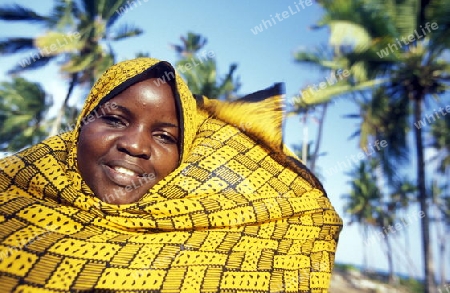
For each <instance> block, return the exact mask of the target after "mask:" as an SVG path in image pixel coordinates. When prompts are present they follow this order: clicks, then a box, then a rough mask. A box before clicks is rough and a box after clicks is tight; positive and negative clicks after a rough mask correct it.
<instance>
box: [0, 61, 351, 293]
mask: <svg viewBox="0 0 450 293" xmlns="http://www.w3.org/2000/svg"><path fill="white" fill-rule="evenodd" d="M160 63H161V61H159V60H156V59H152V58H138V59H135V60H130V61H125V62H121V63H119V64H117V65H115V66H113V67H112V68H111V69H110V70H108V71H107V72H106V73H105V74H104V75H103V76H102V77H101V78H100V79H99V81H98V82H97V83H96V85H95V86H94V87H93V89H92V90H91V93H90V94H89V96H88V98H87V100H86V104H85V107H84V109H83V110H82V114H81V116H80V118H79V120H78V122H77V126H76V129H74V130H73V131H71V132H69V133H66V134H63V135H60V136H56V137H51V138H49V139H47V140H45V141H43V142H42V143H39V144H37V145H35V146H32V147H30V148H28V149H26V150H24V151H22V152H20V153H18V154H15V155H13V156H11V157H7V158H4V159H2V160H0V289H2V290H1V291H2V292H3V291H4V292H69V291H73V292H77V291H83V290H86V291H89V292H109V291H114V292H327V289H328V286H329V283H330V277H331V272H332V269H333V264H334V256H335V252H336V246H337V241H338V237H339V233H340V231H341V228H342V220H341V218H340V217H339V215H338V214H337V213H336V211H335V210H334V208H333V206H332V204H331V202H330V200H329V199H328V197H327V195H326V193H325V191H324V190H323V187H322V185H321V184H320V182H319V181H318V180H317V178H316V177H315V176H314V175H313V174H311V172H309V170H307V169H306V168H305V167H304V166H303V165H302V164H301V162H300V161H299V160H298V159H297V158H295V156H293V155H292V154H291V153H289V151H287V150H286V149H285V147H284V146H283V144H282V132H281V123H282V120H283V107H282V105H283V102H282V95H283V92H282V91H283V89H282V85H280V84H275V85H274V86H273V87H270V88H268V89H266V90H265V91H260V92H257V93H255V94H254V95H249V96H247V97H245V98H244V99H242V100H238V101H235V102H223V101H216V100H209V99H208V98H207V97H194V96H193V95H192V93H190V91H189V89H188V88H187V86H186V85H185V83H184V81H183V80H182V79H181V78H180V77H179V76H178V75H177V74H176V73H175V70H174V69H173V67H171V65H170V64H168V63H164V64H163V66H162V67H161V68H163V69H162V70H166V72H167V73H168V74H167V75H166V76H169V77H170V78H172V85H171V86H173V89H174V91H175V95H176V96H177V99H178V106H179V115H180V117H181V121H182V126H183V139H182V140H183V141H182V144H181V148H182V149H181V152H180V164H179V166H178V167H177V168H176V169H175V170H174V171H173V172H172V173H170V174H169V175H168V176H166V177H165V178H164V179H162V180H161V181H159V182H158V183H156V185H154V186H153V187H152V188H151V189H150V190H149V191H148V192H147V193H146V194H145V195H144V196H143V197H142V199H141V200H140V201H138V202H136V203H133V204H126V205H111V204H108V203H106V202H102V201H100V200H99V199H98V198H97V197H95V195H94V194H93V193H92V191H90V189H89V188H88V187H87V186H86V184H85V183H84V182H83V179H82V178H81V175H80V174H79V172H78V170H77V158H76V144H77V141H78V137H79V128H80V127H81V124H82V123H83V118H85V117H87V115H89V113H92V111H93V110H94V109H96V108H97V107H98V105H99V104H100V103H106V102H107V101H109V98H108V97H109V96H108V95H112V94H114V93H116V92H118V91H120V90H122V87H123V84H125V83H130V82H133V81H135V80H134V79H136V76H140V75H141V74H143V73H145V72H146V70H148V69H149V68H151V67H153V66H157V65H158V64H160ZM160 65H161V64H160ZM170 73H171V74H170ZM137 79H139V78H137ZM165 82H170V80H166V81H165ZM111 93H112V94H111ZM105 97H107V98H106V99H105ZM38 289H39V290H41V291H37V290H38ZM102 290H105V291H102Z"/></svg>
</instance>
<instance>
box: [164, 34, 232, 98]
mask: <svg viewBox="0 0 450 293" xmlns="http://www.w3.org/2000/svg"><path fill="white" fill-rule="evenodd" d="M180 39H181V45H172V48H173V49H174V50H175V52H176V53H177V54H178V56H179V58H180V60H179V61H178V62H177V63H176V68H177V70H178V71H179V73H180V74H181V75H182V76H183V77H184V78H185V79H186V82H187V84H188V86H189V88H190V89H191V91H192V92H193V93H194V94H201V95H205V96H207V97H208V98H211V99H226V100H232V99H235V98H236V92H237V91H238V90H239V87H240V83H239V80H238V78H236V76H235V72H236V69H237V65H236V64H234V63H233V64H231V65H230V67H229V69H228V72H227V74H225V76H224V77H223V78H220V77H219V75H218V73H217V62H216V59H215V54H214V52H213V51H206V50H204V46H205V45H206V43H207V39H206V38H205V37H203V36H202V35H200V34H195V33H192V32H189V33H188V34H187V36H186V37H184V36H182V37H181V38H180Z"/></svg>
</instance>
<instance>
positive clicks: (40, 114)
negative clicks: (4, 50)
mask: <svg viewBox="0 0 450 293" xmlns="http://www.w3.org/2000/svg"><path fill="white" fill-rule="evenodd" d="M51 105H52V101H51V99H50V97H49V95H48V94H47V93H46V92H45V91H44V90H43V89H42V87H41V86H40V85H39V84H38V83H32V82H29V81H27V80H25V79H24V78H21V77H15V78H14V79H13V80H12V81H11V82H2V83H0V124H1V125H2V127H1V128H0V150H1V151H5V152H13V151H17V150H19V149H22V148H24V147H26V146H29V145H32V144H35V143H37V142H39V141H41V140H42V139H44V138H45V137H46V136H47V131H46V129H45V125H44V123H43V122H44V117H45V114H46V112H47V109H48V108H50V107H51Z"/></svg>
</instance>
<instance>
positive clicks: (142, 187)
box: [77, 79, 181, 204]
mask: <svg viewBox="0 0 450 293" xmlns="http://www.w3.org/2000/svg"><path fill="white" fill-rule="evenodd" d="M154 81H155V79H147V80H145V81H142V82H139V83H136V84H134V85H132V86H130V87H129V88H127V89H126V90H125V91H123V92H122V93H120V94H118V95H117V96H115V97H114V98H112V99H111V100H110V101H109V102H108V103H105V104H104V105H103V106H102V107H101V108H99V109H97V110H96V111H95V112H94V113H92V114H93V115H92V116H91V117H89V116H88V117H89V118H90V119H86V118H85V119H84V122H85V124H84V125H83V126H82V128H81V132H80V138H79V142H78V149H77V156H78V169H79V171H80V173H81V176H82V178H83V179H84V180H85V181H86V183H87V185H88V186H89V187H90V188H91V189H92V191H93V192H94V193H95V195H96V196H97V197H98V198H100V199H101V200H103V201H105V202H108V203H111V204H128V203H134V202H137V201H138V200H139V199H140V198H141V197H142V196H143V195H144V194H145V193H146V192H147V191H148V190H149V189H150V188H151V187H153V185H155V184H156V183H157V182H158V181H159V180H161V179H162V178H164V177H165V176H166V175H168V174H169V173H170V172H172V171H173V170H175V168H176V167H177V166H178V161H179V149H178V145H179V139H181V138H180V137H179V135H180V133H179V121H178V117H177V112H176V107H175V99H174V96H173V93H172V90H171V88H170V86H169V85H168V84H159V83H157V84H158V85H156V84H155V83H154Z"/></svg>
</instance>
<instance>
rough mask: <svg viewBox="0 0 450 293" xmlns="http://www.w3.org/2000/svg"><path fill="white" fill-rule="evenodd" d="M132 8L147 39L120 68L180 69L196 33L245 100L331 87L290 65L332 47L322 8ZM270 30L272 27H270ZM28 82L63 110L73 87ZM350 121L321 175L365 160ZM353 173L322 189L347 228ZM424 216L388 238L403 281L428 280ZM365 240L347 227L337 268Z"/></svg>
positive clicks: (335, 137)
mask: <svg viewBox="0 0 450 293" xmlns="http://www.w3.org/2000/svg"><path fill="white" fill-rule="evenodd" d="M130 2H131V1H130ZM134 2H136V4H135V5H134V6H132V8H128V9H127V10H126V11H122V12H123V14H122V17H121V20H120V21H119V22H118V24H120V23H128V24H131V25H135V26H137V27H140V28H142V29H143V30H144V34H143V35H141V36H139V37H136V38H131V39H129V40H128V41H124V42H118V43H115V44H113V48H114V50H115V51H116V53H117V59H118V60H124V59H130V58H133V57H134V56H135V54H136V53H138V52H148V53H150V56H151V57H155V58H158V59H164V60H167V61H169V62H175V61H176V60H177V57H176V54H175V52H174V50H173V49H171V48H170V44H179V43H180V40H179V38H180V36H181V35H186V34H187V33H188V32H194V33H200V34H202V35H203V36H205V37H206V38H207V39H208V44H207V45H206V47H205V49H206V50H207V51H213V52H214V55H215V58H216V60H217V62H218V66H219V73H221V74H224V73H226V71H227V69H228V66H229V65H230V64H231V63H237V64H238V68H237V74H238V75H239V76H240V81H241V83H242V87H241V89H240V91H239V94H246V93H251V92H253V91H257V90H259V89H262V88H266V87H268V86H270V85H272V84H273V83H276V82H284V83H285V85H286V98H287V99H290V98H292V97H293V96H294V95H296V94H298V93H299V90H300V89H301V88H304V87H305V86H307V85H311V84H313V83H315V84H318V83H319V82H321V81H325V80H326V77H327V75H326V74H325V73H321V72H319V71H317V70H315V69H313V68H312V67H310V66H306V65H299V64H296V63H295V62H294V61H293V57H292V56H293V55H292V54H293V52H294V51H295V50H296V49H299V48H307V47H313V46H317V45H322V44H326V43H327V41H328V39H327V38H328V31H327V29H321V30H311V29H310V26H311V25H313V24H315V23H316V22H317V21H318V20H319V19H320V17H321V15H322V11H321V9H320V7H319V6H318V5H317V4H314V3H311V2H308V1H302V2H303V6H302V5H301V3H300V1H299V0H296V1H285V0H284V1H269V0H260V1H254V0H251V1H245V2H244V1H239V0H228V1H206V0H195V1H189V2H187V1H183V2H182V1H151V0H150V1H148V0H147V1H144V0H140V1H139V0H136V1H134ZM312 2H314V1H312ZM11 3H20V4H22V5H25V6H27V7H30V8H33V9H34V10H36V11H37V12H39V13H42V14H47V13H48V12H49V11H50V9H51V5H52V3H53V2H52V1H50V0H43V1H39V2H37V1H36V2H32V1H26V0H20V1H9V0H8V1H6V0H0V5H5V4H11ZM308 4H310V5H309V6H308ZM126 7H128V6H126ZM277 14H278V15H277ZM269 23H270V24H272V26H269ZM256 26H259V27H260V30H261V31H260V32H259V33H257V34H255V33H254V32H252V30H253V31H255V27H256ZM43 32H44V30H43V28H40V27H38V26H37V25H36V24H33V25H19V23H16V24H11V23H5V22H2V23H1V28H0V37H7V36H19V35H21V36H34V35H39V34H42V33H43ZM20 56H21V57H19V56H14V57H9V56H0V64H2V66H1V69H0V70H1V72H2V73H3V74H2V75H1V78H0V81H6V80H8V79H9V77H8V76H6V74H5V73H4V72H5V71H6V70H7V69H9V68H11V67H13V66H15V65H16V64H18V62H19V60H21V58H24V57H27V54H24V55H20ZM24 76H25V77H27V78H29V79H30V80H33V81H39V82H41V83H42V84H43V86H44V87H45V89H46V90H47V91H48V92H50V93H51V94H52V95H53V99H54V101H55V104H56V105H57V106H59V103H60V101H61V99H62V97H63V96H64V94H65V91H66V88H67V86H68V85H67V81H65V80H64V79H63V78H62V76H61V75H59V74H58V69H57V67H56V66H50V67H48V68H46V69H44V70H39V71H34V72H31V73H27V74H25V75H24ZM76 95H77V96H78V98H79V99H80V101H82V100H83V98H84V93H83V92H80V91H78V92H76ZM349 113H357V110H356V108H355V106H354V105H353V104H351V103H350V102H348V101H345V100H342V99H340V100H338V101H336V102H335V103H334V104H332V106H331V107H330V108H329V111H328V115H327V117H326V122H325V129H324V137H323V142H322V147H321V152H324V153H326V156H323V157H320V159H319V161H318V165H319V166H318V167H319V170H321V171H322V173H323V174H324V173H325V172H324V171H325V170H327V169H329V168H333V167H336V166H344V165H345V164H344V163H345V162H346V161H348V160H349V159H350V161H351V158H352V157H357V156H358V154H360V153H361V151H360V150H359V149H358V148H357V145H358V141H357V140H356V139H354V140H349V139H348V138H349V136H350V135H351V134H352V133H353V132H354V131H355V129H356V126H357V125H356V123H357V121H355V120H349V119H344V118H343V117H342V116H343V115H345V114H349ZM308 133H309V139H312V138H314V137H315V134H316V124H315V123H314V122H313V121H310V123H309V124H308ZM302 136H303V127H302V124H301V123H300V122H299V117H292V118H289V119H288V120H287V122H286V128H285V142H286V143H287V144H288V146H290V147H292V145H293V144H299V143H300V142H301V140H302ZM387 147H389V146H387ZM339 164H340V165H339ZM354 165H355V163H351V162H349V163H347V165H346V166H347V167H342V168H340V169H339V170H337V171H336V172H333V173H332V174H330V175H329V176H325V178H324V182H323V184H324V186H325V188H326V190H327V192H328V194H329V197H330V199H331V201H332V203H333V204H334V206H335V208H336V209H337V211H338V212H339V213H340V214H341V216H342V217H343V218H344V221H345V223H347V222H348V217H347V216H346V215H345V214H344V213H343V205H344V201H343V200H342V198H341V196H342V195H343V194H345V193H347V192H348V191H349V185H348V181H349V177H347V176H346V175H345V172H348V171H350V170H351V167H353V166H354ZM350 166H351V167H350ZM418 213H419V211H418V210H417V209H415V208H413V209H411V210H409V211H407V212H405V213H404V216H405V217H406V218H409V219H411V221H410V222H411V223H410V225H409V226H408V227H406V225H404V227H403V228H404V229H403V230H402V232H398V233H390V235H389V237H392V238H393V239H395V241H394V245H393V246H394V250H395V251H396V257H397V259H396V270H398V271H400V272H403V273H407V272H408V268H411V267H415V273H417V274H421V273H422V269H421V267H422V262H421V257H420V255H421V250H420V246H419V245H420V242H421V241H420V240H421V237H420V234H419V232H418V226H419V220H418V219H416V216H417V215H418ZM414 219H416V220H414ZM405 231H408V236H409V244H408V245H409V246H408V247H405V240H404V237H403V235H404V233H403V232H405ZM400 233H402V234H401V236H400V237H398V236H397V234H400ZM364 240H365V239H364V238H363V237H361V236H360V234H359V229H358V227H357V226H356V225H352V226H349V225H346V226H345V228H344V230H343V232H342V233H341V238H340V242H339V245H338V251H337V255H336V260H337V262H341V263H353V264H361V263H362V251H363V245H364ZM382 247H383V243H382V242H380V241H375V242H374V243H372V244H371V245H369V246H368V251H369V255H370V256H369V266H370V267H371V268H378V269H385V268H386V257H385V254H384V253H383V248H382ZM435 251H436V250H435ZM405 252H409V254H408V253H405ZM435 254H436V252H435ZM408 255H409V257H410V258H411V259H412V260H413V265H411V264H407V261H406V259H407V256H408Z"/></svg>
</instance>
